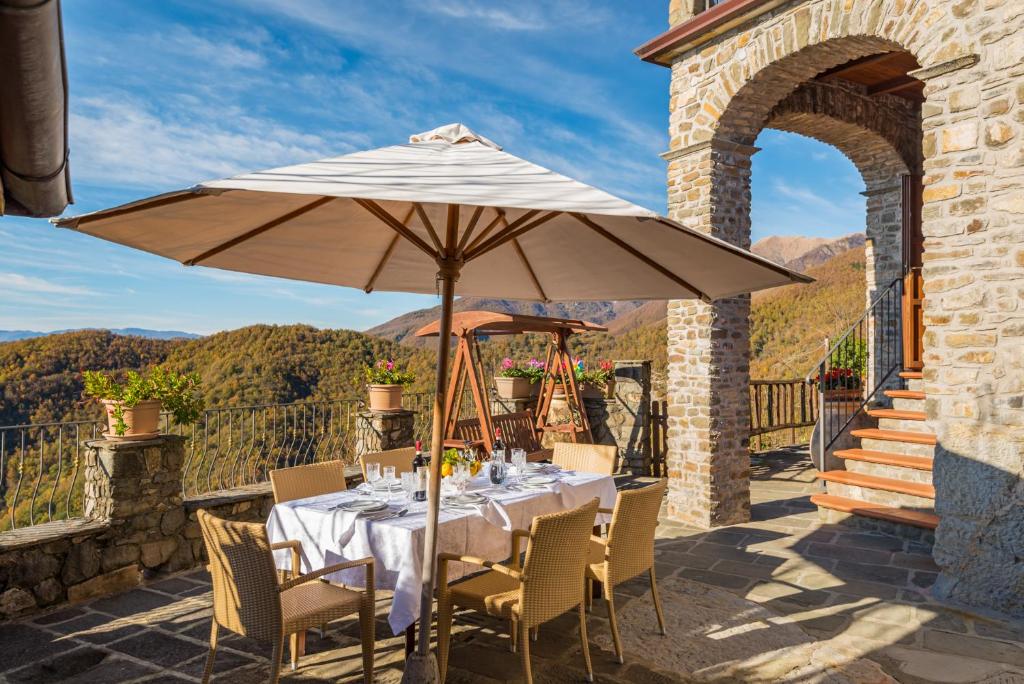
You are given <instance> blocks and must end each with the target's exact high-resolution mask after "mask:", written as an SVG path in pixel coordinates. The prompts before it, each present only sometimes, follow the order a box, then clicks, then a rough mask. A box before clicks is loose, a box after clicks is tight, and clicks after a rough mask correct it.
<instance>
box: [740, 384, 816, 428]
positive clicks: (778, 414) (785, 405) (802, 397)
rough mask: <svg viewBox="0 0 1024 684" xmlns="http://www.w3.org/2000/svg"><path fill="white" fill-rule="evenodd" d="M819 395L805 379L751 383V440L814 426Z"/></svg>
mask: <svg viewBox="0 0 1024 684" xmlns="http://www.w3.org/2000/svg"><path fill="white" fill-rule="evenodd" d="M817 399H818V397H817V392H815V391H814V390H813V389H812V388H809V387H808V386H807V383H806V382H804V380H803V379H800V378H797V379H791V380H751V381H750V436H751V437H754V436H757V435H763V434H766V433H769V432H776V431H778V430H790V429H796V428H802V427H809V426H811V425H814V423H815V421H817V419H818V401H817Z"/></svg>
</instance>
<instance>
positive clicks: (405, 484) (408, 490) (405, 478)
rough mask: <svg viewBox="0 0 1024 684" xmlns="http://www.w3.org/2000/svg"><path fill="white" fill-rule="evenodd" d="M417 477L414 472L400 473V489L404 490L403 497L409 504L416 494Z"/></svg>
mask: <svg viewBox="0 0 1024 684" xmlns="http://www.w3.org/2000/svg"><path fill="white" fill-rule="evenodd" d="M417 477H418V476H417V475H416V473H414V472H408V473H402V489H403V490H405V499H406V501H407V502H408V503H410V504H411V503H412V502H413V501H414V499H413V496H414V495H415V494H416V485H417V481H416V480H417Z"/></svg>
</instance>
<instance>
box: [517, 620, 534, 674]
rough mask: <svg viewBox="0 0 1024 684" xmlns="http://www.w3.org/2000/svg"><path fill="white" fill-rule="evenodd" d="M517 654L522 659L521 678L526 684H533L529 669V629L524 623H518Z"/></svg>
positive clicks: (531, 672)
mask: <svg viewBox="0 0 1024 684" xmlns="http://www.w3.org/2000/svg"><path fill="white" fill-rule="evenodd" d="M519 629H520V634H519V642H520V643H519V652H520V654H521V656H522V658H523V676H524V677H525V679H526V684H533V671H532V670H531V669H530V628H529V627H527V626H526V623H525V622H520V623H519Z"/></svg>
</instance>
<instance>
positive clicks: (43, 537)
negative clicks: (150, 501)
mask: <svg viewBox="0 0 1024 684" xmlns="http://www.w3.org/2000/svg"><path fill="white" fill-rule="evenodd" d="M109 528H110V522H109V521H107V520H89V519H87V518H72V519H70V520H54V521H53V522H47V523H41V524H39V525H31V526H29V527H22V528H19V529H16V530H10V531H8V532H0V552H4V551H14V550H15V549H23V548H26V547H29V546H38V545H40V544H47V543H49V542H53V541H58V540H61V539H67V538H70V537H80V536H83V535H93V534H100V533H101V532H105V531H106V530H107V529H109Z"/></svg>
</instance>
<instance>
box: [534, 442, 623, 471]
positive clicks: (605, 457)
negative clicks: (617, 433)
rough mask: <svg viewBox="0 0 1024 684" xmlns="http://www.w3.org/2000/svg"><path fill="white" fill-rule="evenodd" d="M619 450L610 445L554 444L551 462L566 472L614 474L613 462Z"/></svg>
mask: <svg viewBox="0 0 1024 684" xmlns="http://www.w3.org/2000/svg"><path fill="white" fill-rule="evenodd" d="M618 454H619V450H618V448H617V447H615V446H614V445H610V444H573V443H572V442H557V443H555V450H554V453H553V454H552V455H551V462H552V463H554V464H555V465H557V466H560V467H562V468H564V469H566V470H578V471H581V472H585V473H597V474H598V475H608V476H609V477H611V476H612V475H614V474H615V460H616V458H617V457H618Z"/></svg>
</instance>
